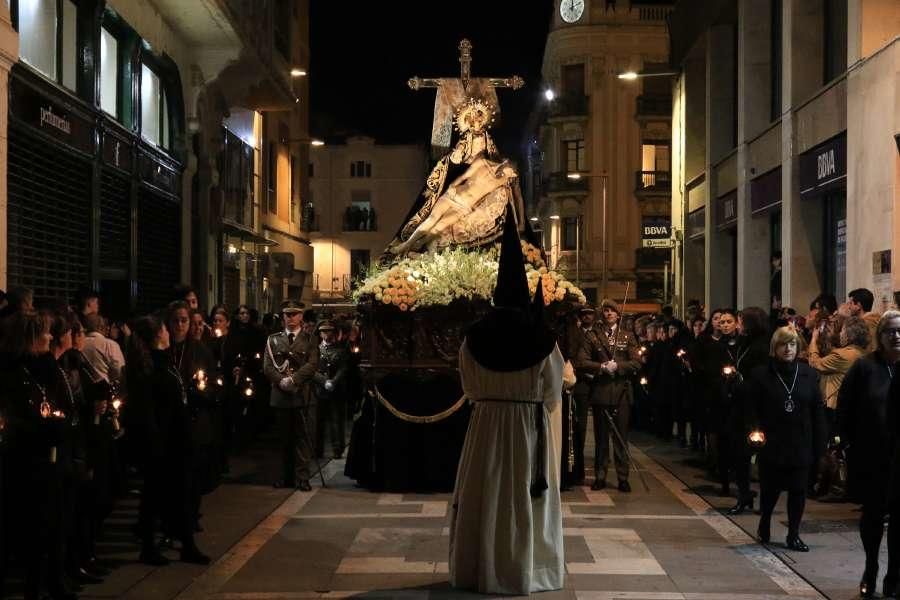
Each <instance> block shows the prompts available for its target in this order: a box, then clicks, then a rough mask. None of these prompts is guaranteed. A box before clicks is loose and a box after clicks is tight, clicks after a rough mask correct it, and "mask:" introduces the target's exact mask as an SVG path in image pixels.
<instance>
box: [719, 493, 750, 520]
mask: <svg viewBox="0 0 900 600" xmlns="http://www.w3.org/2000/svg"><path fill="white" fill-rule="evenodd" d="M745 510H753V496H750V497H749V498H740V499H739V500H738V501H737V504H735V505H734V506H732V507H731V508H729V509H728V511H726V513H725V514H727V515H729V516H732V517H734V516H736V515H741V514H744V511H745Z"/></svg>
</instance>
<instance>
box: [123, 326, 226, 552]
mask: <svg viewBox="0 0 900 600" xmlns="http://www.w3.org/2000/svg"><path fill="white" fill-rule="evenodd" d="M133 329H134V331H133V334H132V340H131V352H129V356H128V360H127V363H126V364H127V365H128V367H127V368H128V376H127V381H128V392H129V394H128V396H129V401H128V408H129V410H130V411H134V413H135V414H133V415H132V417H131V422H132V423H134V424H135V425H134V427H135V428H137V429H138V432H137V433H138V436H139V437H140V440H139V441H140V442H141V445H140V447H142V448H143V451H144V457H143V458H144V461H143V463H144V468H143V475H144V490H143V493H142V494H141V505H140V510H139V513H138V530H139V531H140V535H141V538H142V541H143V545H142V549H141V556H140V559H141V561H142V562H145V563H147V564H150V565H157V566H159V565H164V564H166V563H168V559H167V558H166V557H164V556H163V555H162V554H160V552H159V549H158V548H157V546H156V543H155V533H156V520H157V518H162V517H166V516H167V517H168V523H169V525H170V527H172V529H173V532H172V533H173V534H174V535H175V536H177V537H178V538H179V539H181V560H182V561H184V562H192V563H196V564H208V563H209V557H207V556H205V555H204V554H203V553H202V552H200V550H199V549H198V548H197V546H196V544H195V543H194V530H193V529H194V528H193V526H192V524H191V519H190V514H189V511H188V510H187V502H185V498H187V497H188V494H189V491H188V489H187V488H188V484H189V477H190V462H189V460H188V457H190V451H191V424H190V412H189V409H188V405H187V390H186V389H185V386H184V383H183V382H182V380H181V375H180V374H179V373H178V370H177V369H176V368H175V365H174V364H173V362H172V359H171V354H170V353H169V352H168V350H169V332H168V330H167V329H166V326H165V325H164V324H163V322H162V321H161V320H160V319H158V318H156V317H150V316H148V317H141V318H140V319H137V320H136V321H135V322H134V328H133Z"/></svg>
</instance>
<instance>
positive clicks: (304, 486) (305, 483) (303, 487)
mask: <svg viewBox="0 0 900 600" xmlns="http://www.w3.org/2000/svg"><path fill="white" fill-rule="evenodd" d="M297 489H298V490H300V491H301V492H311V491H312V486H311V485H309V480H308V479H301V480H300V483H298V484H297Z"/></svg>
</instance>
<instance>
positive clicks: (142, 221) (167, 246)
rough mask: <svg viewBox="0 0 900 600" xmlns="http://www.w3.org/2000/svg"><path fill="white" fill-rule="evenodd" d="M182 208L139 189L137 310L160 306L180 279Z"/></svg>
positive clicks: (162, 196) (169, 298) (167, 199)
mask: <svg viewBox="0 0 900 600" xmlns="http://www.w3.org/2000/svg"><path fill="white" fill-rule="evenodd" d="M180 251H181V207H180V205H179V204H178V203H177V202H175V201H173V200H170V199H169V198H168V197H166V196H164V195H162V194H157V193H154V192H152V191H150V190H148V189H145V188H142V189H141V191H140V193H139V200H138V297H137V306H138V310H140V311H143V312H149V311H152V310H157V309H160V308H163V307H164V306H165V305H166V304H168V303H169V302H170V301H171V300H172V299H173V294H174V287H175V285H176V284H177V283H178V282H179V280H180V277H179V270H180V262H181V261H180Z"/></svg>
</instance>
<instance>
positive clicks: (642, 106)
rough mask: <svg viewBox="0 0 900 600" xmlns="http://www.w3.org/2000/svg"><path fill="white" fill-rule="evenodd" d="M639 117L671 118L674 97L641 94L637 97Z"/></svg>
mask: <svg viewBox="0 0 900 600" xmlns="http://www.w3.org/2000/svg"><path fill="white" fill-rule="evenodd" d="M635 112H636V113H637V116H638V117H671V116H672V97H671V96H664V95H659V94H641V95H640V96H638V97H637V101H636V109H635Z"/></svg>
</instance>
